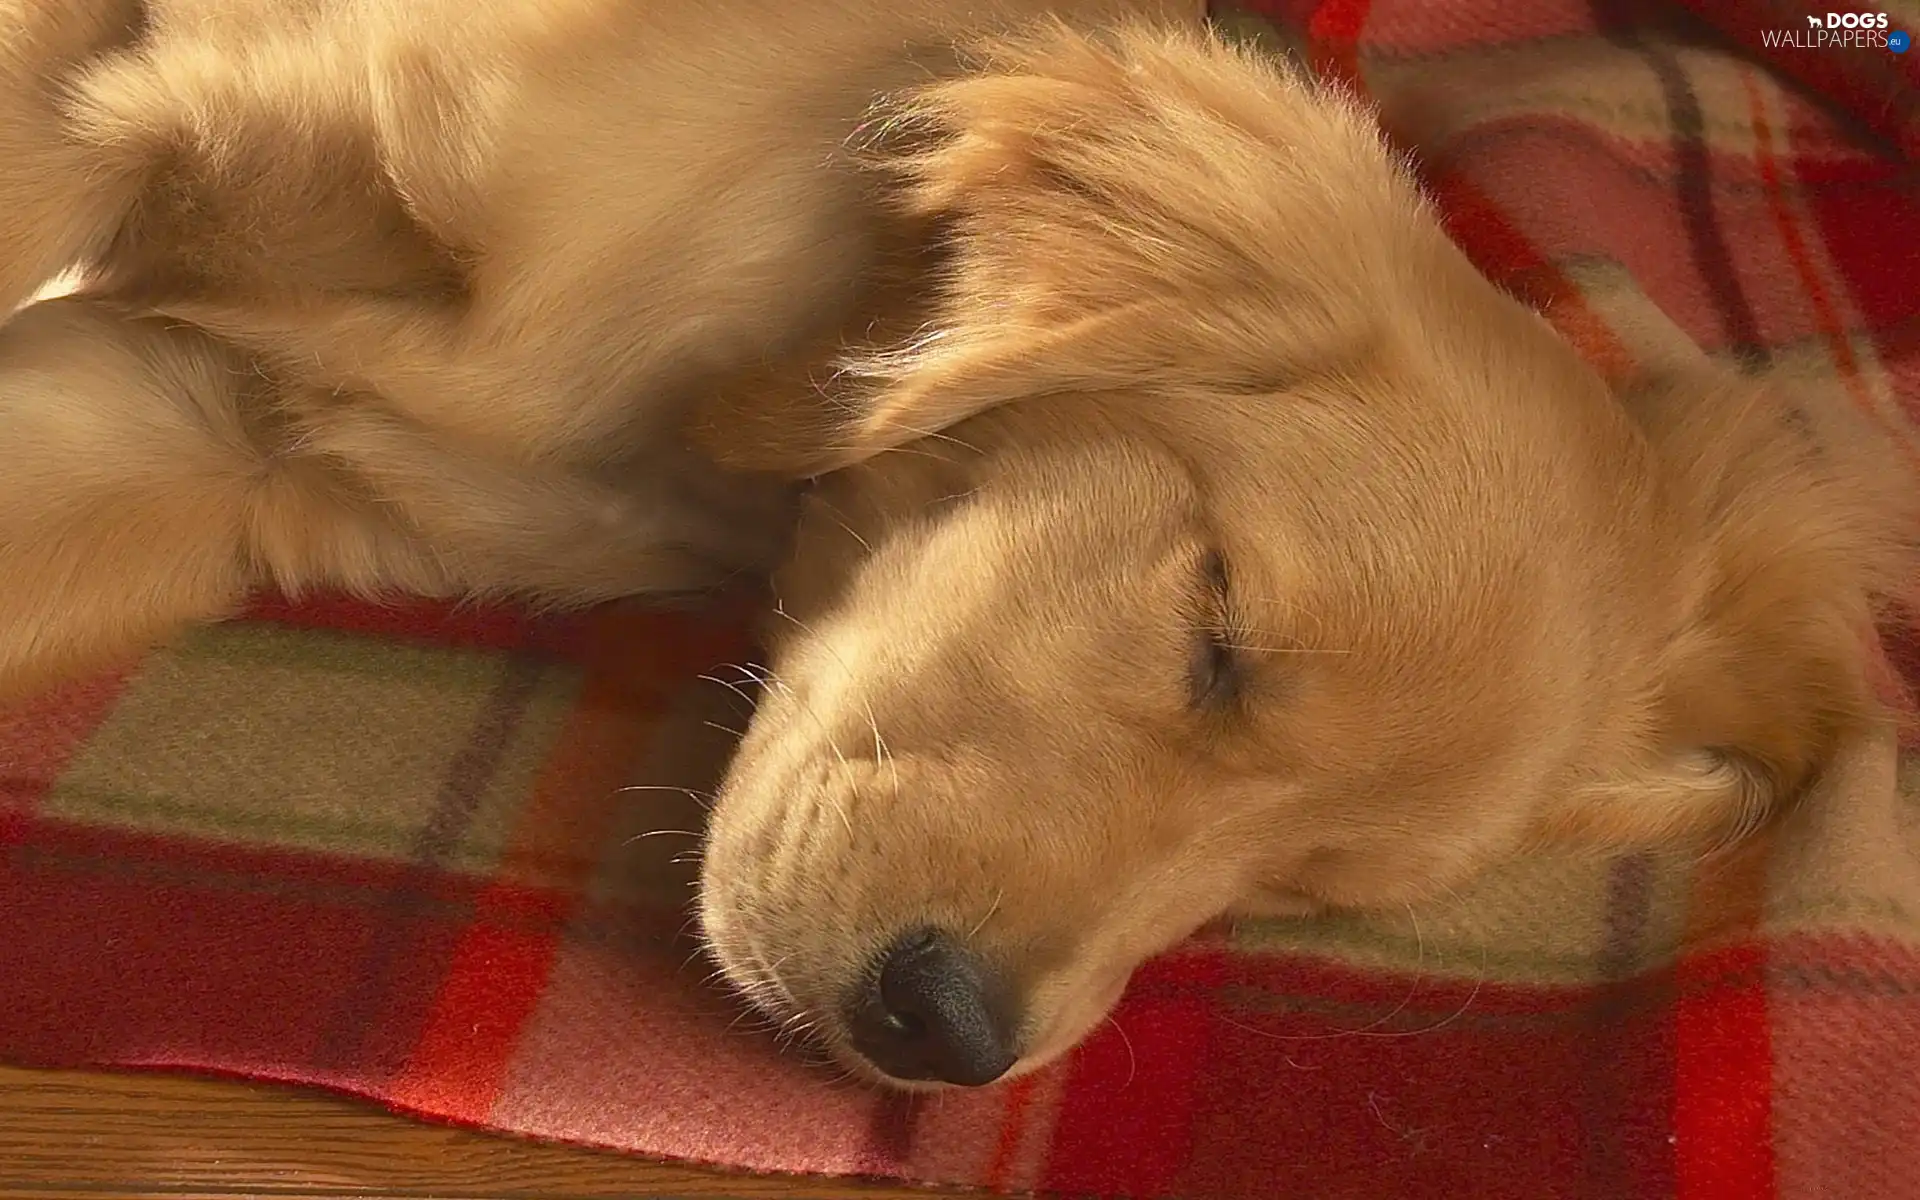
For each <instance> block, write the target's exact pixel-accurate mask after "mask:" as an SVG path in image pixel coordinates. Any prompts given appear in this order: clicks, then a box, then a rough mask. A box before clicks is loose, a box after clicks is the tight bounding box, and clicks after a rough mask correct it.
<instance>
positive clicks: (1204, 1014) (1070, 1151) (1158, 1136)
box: [1043, 952, 1228, 1196]
mask: <svg viewBox="0 0 1920 1200" xmlns="http://www.w3.org/2000/svg"><path fill="white" fill-rule="evenodd" d="M1227 965H1228V960H1227V956H1226V955H1225V954H1223V953H1219V952H1210V953H1205V954H1194V955H1183V956H1176V957H1172V958H1167V959H1161V960H1158V961H1155V962H1151V963H1148V964H1147V965H1146V966H1145V967H1142V968H1141V969H1140V971H1138V972H1137V973H1136V974H1135V976H1134V982H1133V985H1132V987H1131V988H1130V989H1129V991H1130V992H1131V993H1133V994H1131V995H1130V996H1129V997H1128V999H1127V1001H1126V1002H1125V1003H1123V1004H1122V1005H1121V1006H1120V1009H1119V1010H1118V1011H1117V1012H1116V1013H1115V1014H1114V1019H1113V1020H1112V1021H1109V1022H1108V1023H1107V1024H1106V1025H1104V1026H1102V1027H1101V1028H1100V1030H1099V1031H1098V1032H1096V1033H1095V1034H1094V1035H1093V1036H1092V1037H1091V1038H1089V1039H1088V1040H1087V1041H1086V1042H1085V1043H1084V1044H1083V1045H1082V1046H1081V1047H1080V1049H1079V1051H1078V1053H1077V1054H1076V1055H1075V1057H1074V1060H1073V1064H1072V1078H1071V1081H1070V1083H1069V1085H1068V1089H1067V1095H1066V1098H1065V1100H1064V1101H1063V1102H1062V1105H1061V1111H1060V1116H1059V1118H1058V1121H1057V1123H1056V1125H1055V1127H1054V1137H1053V1157H1052V1161H1050V1162H1049V1163H1048V1166H1047V1177H1046V1181H1045V1183H1044V1184H1043V1186H1044V1187H1045V1188H1046V1189H1047V1190H1050V1191H1058V1192H1064V1193H1067V1194H1070V1195H1083V1194H1086V1193H1093V1194H1095V1195H1110V1194H1113V1193H1118V1192H1125V1193H1129V1194H1133V1195H1143V1196H1163V1195H1170V1194H1174V1193H1176V1192H1177V1191H1178V1189H1177V1188H1176V1187H1175V1183H1176V1181H1177V1179H1178V1176H1179V1173H1180V1170H1181V1168H1182V1167H1183V1166H1184V1165H1185V1164H1186V1163H1187V1161H1188V1159H1189V1158H1190V1157H1191V1153H1190V1147H1191V1140H1192V1139H1191V1128H1192V1122H1193V1111H1194V1106H1195V1101H1196V1099H1197V1098H1198V1089H1199V1087H1200V1085H1201V1080H1202V1076H1203V1075H1204V1074H1205V1073H1206V1072H1207V1070H1208V1069H1209V1067H1210V1065H1211V1063H1210V1059H1211V1055H1210V1053H1209V1048H1210V1047H1209V1043H1210V1034H1211V1032H1212V1027H1213V1016H1212V1011H1211V1010H1212V1003H1211V1001H1210V998H1209V993H1210V992H1211V990H1212V989H1213V988H1215V987H1218V986H1219V985H1220V983H1221V982H1222V981H1223V980H1224V979H1225V978H1226V970H1227ZM1163 989H1164V990H1163ZM1156 991H1158V992H1161V994H1157V995H1155V994H1148V993H1154V992H1156Z"/></svg>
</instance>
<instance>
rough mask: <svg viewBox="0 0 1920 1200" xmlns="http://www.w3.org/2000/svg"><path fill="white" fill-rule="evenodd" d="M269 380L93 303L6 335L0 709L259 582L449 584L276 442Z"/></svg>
mask: <svg viewBox="0 0 1920 1200" xmlns="http://www.w3.org/2000/svg"><path fill="white" fill-rule="evenodd" d="M267 386H268V385H267V384H266V383H265V381H263V380H262V379H261V378H260V376H259V375H258V374H257V373H256V372H255V371H254V370H253V368H252V364H251V363H250V362H249V361H247V360H246V359H245V358H244V357H243V356H241V355H240V354H239V353H238V352H237V351H234V350H233V349H231V348H229V347H227V346H224V345H223V344H221V343H220V342H217V341H215V340H214V339H212V338H210V337H208V336H206V335H205V334H202V333H199V332H197V331H194V330H191V329H188V328H185V327H182V326H178V325H174V324H171V323H168V322H165V321H162V320H159V319H155V318H129V317H126V316H123V315H121V314H119V313H118V312H116V311H114V310H113V309H112V308H110V307H109V306H107V305H104V304H101V303H99V302H96V301H92V300H84V299H63V300H52V301H47V302H45V303H42V304H36V305H33V306H31V307H29V308H27V309H25V310H23V311H21V312H20V313H18V314H17V315H15V316H14V318H13V319H12V320H10V321H8V322H6V323H5V324H4V325H0V697H5V696H10V695H15V694H19V693H21V692H24V691H27V690H31V689H34V688H37V687H40V686H42V685H44V684H46V683H49V682H52V681H53V680H55V679H57V678H60V677H63V676H66V675H70V674H72V673H74V672H76V671H81V670H84V669H87V668H89V667H92V666H97V665H101V664H103V663H105V662H107V661H110V660H113V659H116V658H119V657H122V656H126V655H130V654H132V653H135V652H137V651H139V650H141V649H143V648H145V647H147V646H148V645H150V644H152V643H155V642H157V641H160V640H162V639H164V638H165V637H166V636H168V635H169V634H170V633H172V632H173V631H174V630H175V629H177V628H178V627H179V626H180V625H181V624H183V623H186V622H192V621H201V620H208V619H213V618H218V617H221V616H225V615H227V614H229V613H231V612H232V611H233V610H234V609H236V608H237V607H238V606H239V605H240V603H241V602H242V601H243V600H244V598H245V597H246V595H247V593H248V592H249V591H250V590H252V589H253V588H255V587H257V586H262V585H265V584H268V583H272V584H277V585H279V586H281V587H282V588H298V587H299V586H301V585H302V584H303V583H306V584H312V583H314V582H317V581H320V580H326V581H328V582H334V583H343V584H345V585H347V586H350V587H357V588H360V589H362V590H366V589H370V588H372V587H375V586H379V585H381V584H390V585H391V586H396V587H410V588H413V589H415V590H421V591H445V590H447V583H446V581H445V580H444V579H440V578H437V577H435V576H434V574H433V572H432V569H431V566H430V564H431V556H430V555H426V554H423V553H421V552H420V551H419V549H418V547H417V546H416V545H414V544H412V543H411V542H410V541H409V539H408V538H407V537H406V535H405V534H404V532H403V531H401V530H399V529H397V528H394V527H392V526H391V525H390V524H383V522H382V521H381V519H380V517H379V515H378V514H377V513H374V512H370V511H367V508H363V509H358V510H357V509H355V508H354V507H353V506H352V505H351V503H350V502H349V500H347V499H342V498H340V495H341V493H340V490H339V489H337V488H335V487H334V486H333V485H332V483H331V481H330V480H329V479H327V477H326V476H325V475H324V473H323V472H322V471H321V469H320V468H319V467H318V466H316V465H314V464H313V463H311V462H308V461H304V460H300V459H297V458H292V457H289V456H286V455H284V454H282V453H276V452H275V451H274V450H273V447H274V446H275V445H276V444H277V443H279V442H280V441H281V439H280V438H278V437H276V436H275V434H274V431H273V430H272V428H271V427H270V424H269V423H270V422H271V420H272V419H273V408H272V406H271V405H269V404H268V403H266V401H267V400H268V399H269V398H268V397H266V396H264V395H263V394H262V391H261V389H263V388H265V387H267ZM368 508H370V506H368Z"/></svg>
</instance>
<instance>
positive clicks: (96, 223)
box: [0, 0, 143, 319]
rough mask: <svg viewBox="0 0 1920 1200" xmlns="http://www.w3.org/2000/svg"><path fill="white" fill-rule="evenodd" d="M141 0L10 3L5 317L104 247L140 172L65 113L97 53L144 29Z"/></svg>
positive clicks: (2, 132) (1, 54) (0, 163)
mask: <svg viewBox="0 0 1920 1200" xmlns="http://www.w3.org/2000/svg"><path fill="white" fill-rule="evenodd" d="M142 8H143V6H142V5H141V4H140V3H139V2H138V0H0V319H4V317H5V315H6V314H8V313H11V312H12V311H13V310H14V309H16V308H18V307H19V306H20V305H21V304H22V303H23V302H24V301H26V299H27V298H28V297H30V296H31V295H33V293H34V291H35V289H37V288H38V287H39V286H40V285H41V284H43V283H45V282H46V281H47V280H49V279H51V278H52V277H53V276H55V275H57V274H59V273H60V272H61V271H63V270H65V269H66V268H67V267H69V266H72V265H73V264H74V262H75V261H76V260H78V259H81V258H83V257H85V256H86V255H88V254H89V253H91V252H93V251H94V250H96V249H97V248H98V247H99V246H100V245H101V244H102V243H103V242H104V241H105V240H106V239H107V238H108V237H109V236H111V234H112V232H113V229H114V226H115V225H116V224H117V223H118V222H119V221H120V219H121V217H122V215H123V214H124V213H125V211H126V209H127V207H128V205H129V204H131V203H132V200H133V196H134V192H135V190H136V189H137V187H138V179H137V173H136V172H134V171H131V170H129V171H125V172H116V171H115V170H114V169H113V167H114V164H113V163H112V162H109V161H105V160H104V159H103V155H102V151H101V150H100V149H98V148H97V147H89V146H85V145H82V144H81V143H80V142H79V141H77V140H76V139H75V138H74V137H73V136H72V133H71V130H70V127H69V123H68V121H67V119H66V114H65V112H64V105H65V103H66V88H67V86H68V85H69V83H70V82H71V81H72V80H73V79H75V78H76V77H77V73H78V72H79V70H80V69H81V65H82V64H83V63H84V62H85V61H86V60H88V59H90V58H92V57H95V56H97V55H100V54H103V53H106V52H108V51H111V50H113V49H115V48H116V47H120V46H124V45H128V44H130V43H131V42H132V41H133V40H134V39H135V38H136V37H138V35H139V31H140V26H141V18H142Z"/></svg>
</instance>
